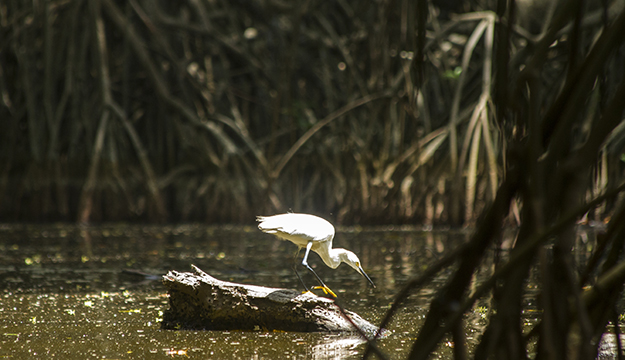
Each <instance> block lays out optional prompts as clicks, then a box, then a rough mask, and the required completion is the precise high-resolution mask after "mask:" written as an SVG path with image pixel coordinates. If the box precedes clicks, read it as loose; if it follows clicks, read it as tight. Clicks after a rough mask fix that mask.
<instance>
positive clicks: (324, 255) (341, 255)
mask: <svg viewBox="0 0 625 360" xmlns="http://www.w3.org/2000/svg"><path fill="white" fill-rule="evenodd" d="M317 253H318V254H319V256H320V257H321V259H323V262H324V263H326V265H328V266H329V267H331V268H332V269H336V268H337V267H338V266H339V265H341V262H344V261H345V259H346V258H347V250H345V249H341V248H337V249H329V250H326V249H319V250H317Z"/></svg>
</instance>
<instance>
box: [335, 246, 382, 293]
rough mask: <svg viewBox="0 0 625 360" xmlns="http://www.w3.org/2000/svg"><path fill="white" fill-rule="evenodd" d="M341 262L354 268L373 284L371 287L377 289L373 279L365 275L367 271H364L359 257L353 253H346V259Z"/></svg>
mask: <svg viewBox="0 0 625 360" xmlns="http://www.w3.org/2000/svg"><path fill="white" fill-rule="evenodd" d="M341 260H343V262H344V263H346V264H348V265H349V266H351V267H352V268H354V270H356V271H358V272H359V273H360V274H361V275H362V276H364V277H365V278H367V280H369V283H371V285H372V286H373V287H375V284H374V283H373V281H371V278H369V276H368V275H367V273H365V271H364V270H363V269H362V266H361V265H360V259H359V258H358V256H356V254H354V253H353V252H351V251H345V255H344V258H343V259H341Z"/></svg>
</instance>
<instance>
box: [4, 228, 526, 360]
mask: <svg viewBox="0 0 625 360" xmlns="http://www.w3.org/2000/svg"><path fill="white" fill-rule="evenodd" d="M467 238H468V235H467V234H465V233H462V232H422V231H410V230H401V229H392V228H386V229H378V230H366V231H364V230H359V229H344V231H339V233H338V234H337V237H336V238H335V247H345V248H348V249H351V250H352V251H354V252H355V253H356V254H358V255H359V256H360V259H361V261H362V263H363V267H364V268H365V270H366V271H367V273H368V274H369V276H370V277H371V278H372V279H373V281H374V282H375V283H376V285H377V288H375V289H374V288H372V287H371V286H370V285H369V284H368V282H367V281H366V279H364V278H363V277H362V276H360V275H359V274H358V273H357V272H355V271H354V270H353V269H351V268H350V267H348V266H346V265H342V266H340V267H339V268H338V269H336V270H332V269H330V268H328V267H326V266H325V265H324V264H323V263H322V261H321V259H320V258H319V257H318V256H317V255H316V254H313V255H311V258H310V260H309V263H310V264H311V265H312V266H313V267H315V269H316V271H317V272H318V274H319V275H320V276H321V278H323V279H324V280H325V281H326V283H327V285H328V286H329V287H330V288H332V289H333V290H334V291H335V292H336V293H337V294H338V296H339V299H340V300H341V301H342V304H343V306H344V307H346V308H347V309H349V310H352V311H354V312H356V313H358V314H360V315H361V316H362V317H363V318H365V319H367V320H369V321H370V322H372V323H374V324H377V323H379V322H380V320H381V318H382V317H383V316H384V314H385V312H386V310H387V309H388V308H389V306H390V304H391V303H392V301H393V298H394V296H395V294H396V293H397V292H398V291H399V290H400V289H401V287H402V286H403V285H404V284H405V283H406V281H407V280H408V279H409V278H411V277H413V276H417V275H419V274H421V273H422V272H423V270H424V269H425V268H426V267H427V266H428V265H430V264H432V263H433V262H435V261H436V260H437V259H439V258H440V257H441V256H443V255H444V254H445V253H446V252H447V251H449V250H450V249H453V248H454V247H457V246H459V245H460V244H462V243H463V242H465V241H466V240H467ZM295 250H296V247H295V245H293V244H291V243H289V242H285V241H280V240H278V239H277V238H275V237H273V236H271V235H267V234H263V233H260V232H259V231H258V230H257V229H256V228H255V227H252V226H250V227H238V228H235V227H232V228H228V227H206V226H199V225H198V226H194V225H183V226H158V227H157V226H129V225H119V226H113V225H109V226H100V227H78V226H67V225H57V226H32V225H28V226H27V225H21V226H16V225H4V226H0V287H1V289H2V291H1V293H0V317H1V322H0V323H1V327H2V328H1V329H0V357H5V358H15V359H20V358H26V357H29V358H37V357H39V358H60V359H87V358H96V359H135V358H147V359H151V358H172V357H174V358H175V357H178V358H187V357H188V358H196V359H205V358H214V359H232V358H234V359H265V358H266V359H342V358H358V357H359V356H360V355H361V354H362V351H363V349H364V344H363V343H362V340H361V339H359V338H358V337H355V336H345V335H337V334H308V333H281V332H241V331H231V332H222V331H172V330H161V329H160V321H161V318H162V314H163V311H164V310H165V309H166V308H167V306H168V304H167V294H166V292H165V290H164V287H163V286H162V284H161V282H160V279H161V276H162V275H163V274H165V273H166V272H167V271H169V270H178V271H190V264H195V265H197V266H198V267H200V268H201V269H203V270H204V271H206V272H207V273H209V274H210V275H212V276H214V277H216V278H218V279H221V280H228V281H234V282H241V283H248V284H256V285H263V286H270V287H285V288H293V289H301V285H300V284H299V283H298V281H297V278H296V277H295V276H294V274H293V271H292V270H291V267H292V264H293V262H294V260H293V256H294V254H295ZM300 256H301V254H300ZM127 270H132V271H131V272H128V271H127ZM133 271H141V272H144V273H146V274H148V275H152V276H143V275H138V274H135V273H133ZM452 271H453V269H448V270H445V271H443V272H441V273H440V275H439V277H438V278H436V279H435V280H434V281H433V282H432V283H430V284H429V285H428V287H427V288H423V289H421V290H419V291H417V292H415V293H414V294H413V295H411V296H410V298H409V299H408V301H407V303H406V304H405V306H404V308H403V310H401V311H400V313H399V314H397V316H396V317H395V319H394V321H393V322H392V323H391V325H390V326H389V327H388V329H389V330H391V331H392V335H391V336H389V337H387V338H386V339H383V340H380V343H379V345H380V348H381V349H382V351H384V352H385V353H386V354H387V356H388V357H389V358H392V359H399V358H404V357H405V356H406V355H407V353H408V352H409V351H410V347H411V344H412V342H413V341H414V340H415V337H416V335H417V331H418V329H419V328H420V325H421V324H422V322H423V320H424V317H425V314H426V310H427V304H428V302H429V300H430V299H431V296H432V295H433V293H434V292H435V291H436V289H437V288H438V287H439V286H440V285H441V284H442V283H443V282H444V280H445V279H446V278H447V277H448V276H449V275H450V274H451V272H452ZM300 273H302V274H303V276H304V280H305V281H306V282H307V283H309V284H311V285H315V283H314V281H313V280H314V279H313V277H312V276H311V275H310V274H307V273H305V272H303V271H300ZM488 274H489V267H485V269H484V271H483V272H481V273H480V276H478V277H481V276H487V275H488ZM478 280H479V279H478ZM529 305H530V306H531V304H529ZM486 312H487V308H486V307H485V306H480V305H479V304H478V306H476V307H475V309H474V311H473V312H472V313H471V314H469V315H468V316H467V326H468V328H467V336H468V339H469V340H471V339H472V336H473V334H478V333H480V331H481V330H482V329H483V327H484V326H485V325H486V320H485V316H486ZM530 323H531V321H530V320H528V325H531V324H530ZM451 346H452V344H451V343H444V344H443V345H442V346H441V347H440V348H439V350H438V351H437V354H436V355H437V356H439V357H444V358H446V357H450V356H451V350H452V349H451Z"/></svg>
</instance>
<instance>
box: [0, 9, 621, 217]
mask: <svg viewBox="0 0 625 360" xmlns="http://www.w3.org/2000/svg"><path fill="white" fill-rule="evenodd" d="M507 3H508V2H506V1H498V2H497V1H445V2H442V1H440V2H434V3H429V2H425V1H423V2H413V1H408V0H401V1H376V2H370V1H365V2H358V1H356V2H354V1H303V2H298V3H291V2H282V1H277V0H276V1H260V0H259V1H217V0H212V1H199V0H193V1H191V0H190V1H176V2H171V1H140V0H132V1H114V0H96V1H81V0H59V1H45V0H39V1H28V2H23V1H6V2H3V3H2V5H0V32H1V36H0V39H2V40H0V91H1V95H2V96H1V97H0V99H1V101H0V122H1V123H0V126H1V129H2V131H0V217H1V218H2V219H5V220H27V221H57V220H64V221H76V220H78V221H82V222H87V221H107V220H140V221H205V222H209V223H215V222H249V221H251V219H253V218H254V215H256V214H259V213H273V212H284V211H287V210H289V209H292V210H293V211H301V212H314V213H318V214H322V215H325V216H327V217H330V218H333V219H334V220H335V221H337V222H339V223H361V224H370V223H408V224H426V225H441V224H443V225H446V224H451V225H462V224H472V223H473V222H474V220H475V218H476V214H479V213H480V210H481V209H483V208H484V206H485V205H486V204H488V203H490V202H492V200H493V198H494V195H495V191H496V189H497V188H498V186H499V184H500V183H501V181H502V179H503V178H504V177H505V170H504V169H505V164H506V160H507V159H506V149H507V146H508V144H509V141H510V139H511V138H512V137H514V136H516V137H523V136H526V135H527V132H528V127H529V125H530V124H529V123H528V120H527V119H528V118H529V117H530V116H534V117H536V116H542V114H543V113H544V112H545V111H546V109H547V108H548V107H549V105H550V104H552V103H553V102H554V101H555V98H556V96H557V95H558V94H559V93H560V92H561V91H562V87H563V85H564V84H565V82H566V80H567V79H569V78H570V77H571V75H572V74H574V73H575V72H576V71H577V69H579V67H580V66H581V64H582V60H583V59H584V56H585V55H586V54H587V53H588V51H589V48H590V47H591V46H592V45H593V44H594V43H595V42H596V41H597V36H599V35H600V34H601V30H602V29H603V28H604V26H605V25H606V24H608V23H609V22H610V21H611V19H613V18H614V17H615V16H616V14H617V13H618V12H619V11H620V9H621V7H622V5H621V4H622V1H613V2H609V1H606V2H605V3H597V2H589V3H586V2H584V1H581V2H571V3H567V4H563V5H557V2H555V3H554V5H553V6H552V5H550V4H552V2H547V1H545V2H541V1H535V2H531V1H523V2H521V1H518V2H517V3H516V4H515V6H514V8H515V9H516V10H514V11H512V13H510V14H508V13H506V11H509V10H506V9H510V8H511V7H510V6H508V5H507ZM600 5H601V6H600ZM558 7H559V8H561V9H559V8H558ZM502 9H503V10H502ZM502 11H503V12H502ZM497 12H499V14H498V13H497ZM554 15H555V16H554ZM576 21H577V22H576ZM545 34H547V35H548V36H547V38H546V37H545ZM614 52H616V53H617V55H614V56H616V57H617V59H614V60H608V58H606V59H601V60H602V61H605V66H604V67H603V68H601V69H600V71H599V72H598V73H595V74H594V75H595V77H593V79H594V80H593V81H594V82H593V83H592V84H591V85H590V87H591V88H588V89H586V90H587V91H586V92H585V93H584V94H583V96H582V97H581V98H580V100H579V106H576V107H574V108H572V109H571V112H572V114H571V115H573V116H574V117H575V121H574V123H571V124H572V125H574V126H572V127H570V128H567V129H568V131H569V135H570V138H571V143H570V144H569V146H568V147H569V148H572V147H574V146H576V145H578V144H581V143H583V141H584V139H585V137H586V135H587V132H588V131H589V130H590V129H591V127H592V124H593V121H592V120H593V118H594V117H596V116H597V115H598V114H599V113H600V112H601V111H602V109H604V108H605V106H606V102H607V101H608V100H609V99H610V95H611V94H613V92H614V87H615V84H616V83H618V81H620V79H621V76H622V71H623V66H622V62H619V61H620V60H622V58H623V56H622V49H621V50H619V49H618V47H615V48H614ZM529 77H531V78H532V80H533V83H532V84H533V86H536V87H537V89H538V90H539V91H540V96H539V97H537V98H536V99H535V100H534V103H532V102H531V101H532V99H530V98H529V96H528V94H529V91H530V90H529V88H528V82H527V78H529ZM619 134H620V132H619ZM619 134H616V135H614V136H612V137H611V138H610V139H609V140H610V141H609V142H607V143H606V144H604V146H603V147H602V149H601V152H600V153H599V154H596V155H597V156H596V157H595V158H594V160H595V161H593V163H592V164H591V165H592V166H593V172H592V173H590V172H586V173H585V174H584V176H583V180H582V181H583V186H584V187H585V188H586V190H587V191H588V194H593V193H595V194H596V193H599V192H600V191H601V190H602V189H605V188H606V186H608V184H611V183H613V182H616V181H618V179H620V178H621V177H622V169H621V168H622V164H621V163H622V161H621V159H620V157H621V153H622V151H621V149H622V139H623V137H622V136H619ZM593 156H595V155H594V154H593ZM517 205H518V204H517V202H515V203H514V204H513V207H514V210H515V213H516V214H517V215H518V209H517ZM610 209H611V206H607V207H605V208H602V209H601V210H600V211H599V212H598V214H597V217H598V218H599V217H601V216H603V215H605V214H609V212H610Z"/></svg>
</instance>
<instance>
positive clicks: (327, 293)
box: [312, 286, 338, 298]
mask: <svg viewBox="0 0 625 360" xmlns="http://www.w3.org/2000/svg"><path fill="white" fill-rule="evenodd" d="M312 288H313V289H321V290H323V292H324V293H325V294H326V295H332V296H333V297H335V298H337V297H338V296H336V294H335V293H334V291H332V290H330V288H329V287H327V286H313V287H312Z"/></svg>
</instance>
